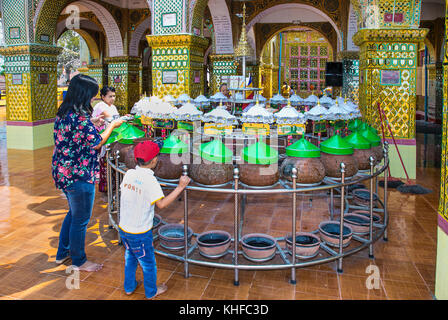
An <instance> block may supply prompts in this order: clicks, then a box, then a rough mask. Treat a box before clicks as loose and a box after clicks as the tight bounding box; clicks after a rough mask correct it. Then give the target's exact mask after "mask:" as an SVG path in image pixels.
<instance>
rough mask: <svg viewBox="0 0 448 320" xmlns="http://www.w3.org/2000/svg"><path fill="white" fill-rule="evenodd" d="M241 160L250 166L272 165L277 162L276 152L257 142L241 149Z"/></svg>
mask: <svg viewBox="0 0 448 320" xmlns="http://www.w3.org/2000/svg"><path fill="white" fill-rule="evenodd" d="M243 159H244V161H246V162H248V163H252V164H274V163H277V162H278V151H277V150H275V149H273V148H271V147H269V146H268V145H267V144H265V143H264V142H262V141H259V142H257V143H254V144H252V145H250V146H248V147H246V148H244V149H243Z"/></svg>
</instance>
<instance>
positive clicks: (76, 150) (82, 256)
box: [52, 74, 123, 271]
mask: <svg viewBox="0 0 448 320" xmlns="http://www.w3.org/2000/svg"><path fill="white" fill-rule="evenodd" d="M97 93H98V83H97V82H96V81H95V79H93V78H91V77H89V76H86V75H82V74H80V75H77V76H75V77H73V79H72V80H71V82H70V86H69V87H68V91H67V95H66V97H65V98H64V101H63V102H62V104H61V106H60V107H59V110H58V113H57V116H56V120H55V123H54V142H55V147H54V152H53V162H52V169H53V170H52V173H53V179H54V181H55V184H56V187H57V188H58V189H61V190H62V191H63V192H64V193H65V195H66V197H67V200H68V204H69V211H68V213H67V215H66V217H65V219H64V222H63V223H62V228H61V233H60V235H59V247H58V252H57V254H56V263H57V264H62V263H63V262H65V261H66V260H67V259H69V258H71V259H72V265H73V266H75V267H76V268H77V269H78V270H83V271H98V270H100V269H101V268H102V265H101V264H97V263H93V262H91V261H88V260H87V257H86V253H85V250H84V247H85V236H86V230H87V224H88V223H89V220H90V217H91V214H92V209H93V202H94V199H95V182H96V181H97V179H98V175H99V162H98V152H99V150H100V149H101V146H102V145H103V144H104V143H105V142H106V141H107V139H109V136H110V134H111V133H112V130H113V129H115V128H117V127H119V126H120V125H121V124H122V123H123V120H114V121H113V122H112V123H111V125H110V126H108V128H107V129H106V130H105V131H104V132H103V133H102V134H101V135H100V134H99V133H98V131H97V130H96V129H95V126H94V124H96V125H101V122H102V121H103V120H102V119H101V117H99V118H91V114H92V110H93V109H92V105H91V103H92V100H93V99H94V98H95V96H96V95H97Z"/></svg>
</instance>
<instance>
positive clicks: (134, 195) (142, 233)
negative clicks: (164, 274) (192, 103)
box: [119, 141, 190, 299]
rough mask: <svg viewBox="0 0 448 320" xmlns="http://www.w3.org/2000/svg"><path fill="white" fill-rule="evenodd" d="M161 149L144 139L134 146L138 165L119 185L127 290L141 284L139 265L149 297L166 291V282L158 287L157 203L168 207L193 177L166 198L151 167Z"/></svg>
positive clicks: (127, 291)
mask: <svg viewBox="0 0 448 320" xmlns="http://www.w3.org/2000/svg"><path fill="white" fill-rule="evenodd" d="M159 151H160V148H159V146H158V145H157V144H156V143H154V142H152V141H145V142H142V143H139V144H138V145H137V146H135V148H134V157H135V160H136V162H137V164H138V165H137V167H136V168H135V169H130V170H128V171H127V172H126V174H125V176H124V178H123V181H122V183H121V185H120V190H121V197H120V223H119V229H120V230H119V232H120V236H121V239H122V242H123V245H124V246H125V248H126V251H125V268H124V273H125V276H124V290H125V292H126V294H127V295H130V294H132V293H134V291H135V290H136V289H137V287H138V286H139V285H140V284H141V283H142V282H141V281H137V280H136V278H135V273H136V271H137V266H138V265H139V264H140V266H141V268H142V270H143V286H144V288H145V295H146V298H148V299H152V298H154V297H156V296H158V295H160V294H162V293H164V292H165V291H166V290H167V286H166V285H165V284H162V285H159V286H157V267H156V260H155V255H154V247H153V235H152V230H151V229H152V225H153V219H154V206H157V207H158V208H159V209H163V208H165V207H167V206H168V205H170V204H171V203H172V202H173V201H174V200H176V198H177V197H178V196H179V195H180V194H181V192H182V191H183V190H184V189H185V188H186V186H187V185H188V184H189V183H190V178H188V177H187V176H182V177H180V181H179V184H178V186H177V187H176V189H174V191H172V192H171V193H170V194H169V195H168V196H167V197H165V196H164V194H163V191H162V188H161V187H160V184H159V182H158V181H157V179H156V178H155V177H154V172H153V170H152V169H154V168H155V167H156V165H157V160H158V159H157V155H158V153H159Z"/></svg>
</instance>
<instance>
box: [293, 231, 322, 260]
mask: <svg viewBox="0 0 448 320" xmlns="http://www.w3.org/2000/svg"><path fill="white" fill-rule="evenodd" d="M285 241H286V247H287V248H288V252H289V253H290V254H291V253H292V236H291V233H289V234H287V235H286V237H285ZM319 247H320V239H319V237H318V236H316V235H314V234H312V233H309V232H297V233H296V255H297V256H299V257H305V258H306V257H313V256H314V255H315V254H316V253H317V251H319Z"/></svg>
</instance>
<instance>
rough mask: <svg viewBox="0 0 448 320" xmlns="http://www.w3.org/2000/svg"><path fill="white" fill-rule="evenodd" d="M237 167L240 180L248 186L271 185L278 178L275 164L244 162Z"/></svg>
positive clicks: (278, 174)
mask: <svg viewBox="0 0 448 320" xmlns="http://www.w3.org/2000/svg"><path fill="white" fill-rule="evenodd" d="M238 168H239V170H240V181H241V182H242V183H244V184H246V185H248V186H258V187H265V186H272V185H273V184H275V183H277V182H278V179H279V178H280V173H279V171H278V166H277V165H269V164H267V165H263V164H252V163H244V164H241V165H239V167H238Z"/></svg>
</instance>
